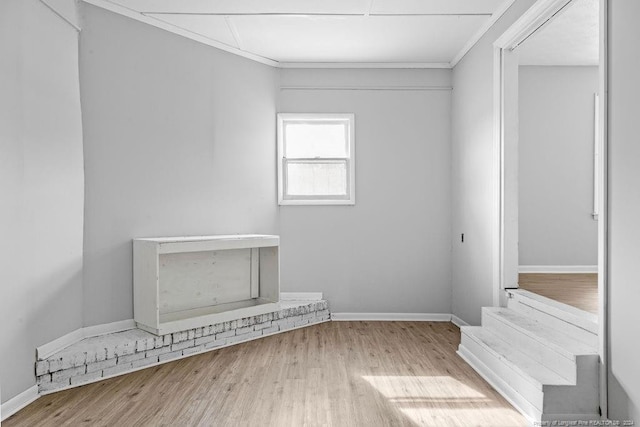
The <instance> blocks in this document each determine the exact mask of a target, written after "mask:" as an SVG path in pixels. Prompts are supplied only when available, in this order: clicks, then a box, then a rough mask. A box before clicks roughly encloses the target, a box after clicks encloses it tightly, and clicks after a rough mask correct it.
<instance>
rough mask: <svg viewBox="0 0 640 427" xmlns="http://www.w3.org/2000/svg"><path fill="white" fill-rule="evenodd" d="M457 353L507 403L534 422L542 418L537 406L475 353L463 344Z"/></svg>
mask: <svg viewBox="0 0 640 427" xmlns="http://www.w3.org/2000/svg"><path fill="white" fill-rule="evenodd" d="M458 355H459V356H460V357H462V359H464V360H465V361H466V362H467V363H468V364H469V365H471V367H472V368H473V369H474V370H475V371H476V372H477V373H478V374H480V376H481V377H483V378H484V379H485V380H486V381H487V382H488V383H489V384H491V386H492V387H493V388H494V389H495V390H496V391H497V392H498V393H500V394H501V395H502V396H503V397H504V398H505V399H507V401H509V403H511V404H512V405H514V406H515V407H516V409H518V411H520V412H521V413H522V414H525V416H526V417H528V418H529V420H530V421H531V422H532V423H534V422H540V421H541V420H542V419H543V414H542V412H540V411H539V410H538V409H537V408H535V407H534V406H533V405H532V404H531V403H530V402H529V401H527V400H526V399H525V398H524V397H522V395H520V394H519V393H517V392H516V391H515V390H514V389H513V388H512V387H511V386H510V385H509V384H508V383H507V382H505V381H504V380H503V379H502V378H500V376H498V375H496V373H495V372H493V371H492V370H491V369H489V368H488V367H487V366H486V365H485V364H484V363H483V362H481V361H480V360H479V359H478V358H477V357H476V355H475V354H473V353H472V352H470V351H469V350H468V349H467V348H466V347H465V346H463V345H460V347H459V348H458Z"/></svg>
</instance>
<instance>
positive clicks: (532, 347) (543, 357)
mask: <svg viewBox="0 0 640 427" xmlns="http://www.w3.org/2000/svg"><path fill="white" fill-rule="evenodd" d="M482 326H484V327H486V328H487V329H489V330H491V331H494V332H495V333H496V335H498V336H500V337H502V338H504V339H505V341H509V342H510V343H512V344H513V346H514V347H516V348H518V349H519V350H520V351H522V352H523V353H526V355H527V356H529V357H531V358H532V359H534V360H535V361H537V362H540V363H541V364H542V365H544V366H546V367H547V368H549V369H551V370H552V371H554V372H556V373H558V374H559V375H561V376H562V377H564V378H566V379H567V380H569V381H572V382H573V383H575V382H576V371H577V369H576V361H575V358H573V357H571V356H570V357H567V355H566V354H561V353H559V352H558V351H556V349H555V348H554V347H553V346H550V345H545V344H544V343H542V342H541V341H539V340H538V339H536V337H533V336H531V335H528V334H527V333H525V332H523V331H521V330H520V329H517V328H514V327H512V326H511V325H509V324H507V323H505V322H504V319H500V318H497V317H495V316H492V315H491V312H489V311H487V310H483V312H482Z"/></svg>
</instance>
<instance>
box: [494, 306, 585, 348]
mask: <svg viewBox="0 0 640 427" xmlns="http://www.w3.org/2000/svg"><path fill="white" fill-rule="evenodd" d="M484 310H487V311H488V312H489V313H491V315H493V316H495V317H499V318H502V319H504V320H505V321H507V322H508V323H510V324H513V325H515V326H517V327H520V328H522V329H524V330H526V331H528V332H530V333H532V334H533V335H535V336H536V337H538V338H539V340H541V341H545V342H548V343H550V344H552V345H554V346H556V347H557V348H560V349H563V350H565V352H567V353H569V354H571V355H593V354H598V349H597V348H594V347H593V346H590V345H589V344H585V343H583V342H581V341H579V340H577V339H575V338H573V337H571V336H570V335H567V334H565V333H563V332H560V331H558V330H557V329H555V328H553V327H551V326H548V325H545V324H544V323H541V322H539V321H537V320H535V319H532V318H530V317H528V316H524V315H522V314H520V313H518V312H517V311H514V310H511V309H509V308H502V307H485V308H484Z"/></svg>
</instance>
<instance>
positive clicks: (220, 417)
mask: <svg viewBox="0 0 640 427" xmlns="http://www.w3.org/2000/svg"><path fill="white" fill-rule="evenodd" d="M459 341H460V331H459V329H458V328H457V327H455V326H454V325H453V324H451V323H448V322H441V323H432V322H329V323H324V324H320V325H315V326H311V327H308V328H303V329H298V330H295V331H291V332H287V333H284V334H279V335H274V336H271V337H267V338H263V339H259V340H255V341H252V342H249V343H245V344H238V345H235V346H231V347H228V348H224V349H220V350H216V351H212V352H209V353H205V354H201V355H198V356H193V357H190V358H186V359H183V360H179V361H175V362H171V363H168V364H165V365H161V366H157V367H153V368H148V369H145V370H142V371H138V372H135V373H132V374H128V375H125V376H121V377H117V378H113V379H110V380H105V381H102V382H100V383H95V384H89V385H86V386H83V387H79V388H75V389H71V390H67V391H62V392H58V393H54V394H51V395H48V396H44V397H42V398H40V399H39V400H37V401H36V402H34V403H33V404H31V405H30V406H28V407H27V408H25V409H23V410H22V411H20V412H18V413H17V414H15V415H14V416H13V417H11V418H9V419H8V420H7V421H5V423H3V426H6V427H14V426H59V425H91V426H94V425H97V426H118V427H124V426H194V425H206V426H241V425H247V426H267V425H268V426H303V425H306V426H317V425H331V426H367V427H369V426H392V425H393V426H415V425H426V426H464V427H468V426H509V427H514V426H525V425H527V423H526V421H525V419H524V418H523V417H522V416H521V415H520V414H519V413H518V412H517V411H516V410H515V409H513V407H512V406H510V405H509V404H508V403H507V402H506V401H505V400H504V399H503V398H502V397H501V396H500V395H498V394H497V393H496V392H495V391H494V390H493V389H492V388H491V387H490V386H489V385H488V384H487V383H486V382H485V381H484V380H483V379H482V378H481V377H480V376H479V375H478V374H476V372H475V371H473V369H471V367H469V366H468V365H467V364H466V363H465V362H464V361H463V360H462V359H461V358H460V357H459V356H458V355H457V354H456V353H455V351H456V349H457V347H458V343H459Z"/></svg>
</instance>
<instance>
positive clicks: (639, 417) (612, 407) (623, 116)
mask: <svg viewBox="0 0 640 427" xmlns="http://www.w3.org/2000/svg"><path fill="white" fill-rule="evenodd" d="M609 8H610V9H609V14H610V15H609V47H610V51H609V61H610V62H609V64H610V68H609V73H610V74H609V102H610V104H609V106H610V109H609V126H610V127H609V132H610V133H609V135H610V139H609V150H610V151H609V154H610V157H609V167H610V173H609V178H610V181H609V191H610V193H609V215H610V217H609V233H610V234H609V250H610V253H609V262H610V264H609V267H610V271H609V280H610V283H609V331H610V336H609V344H610V346H609V357H610V359H609V360H610V368H611V370H610V374H609V416H610V418H612V419H619V420H628V419H632V420H635V422H636V424H637V423H638V422H640V369H639V367H638V358H637V354H638V352H640V342H639V341H638V332H637V331H638V323H640V314H639V313H640V311H638V307H639V306H640V286H638V278H640V262H638V261H639V260H640V245H638V242H640V226H639V225H638V218H640V169H639V168H638V161H639V159H640V139H639V137H638V118H639V114H638V112H639V109H638V100H639V99H640V81H638V70H640V55H639V54H638V40H640V26H638V17H639V16H640V2H638V1H636V0H610V1H609Z"/></svg>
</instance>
